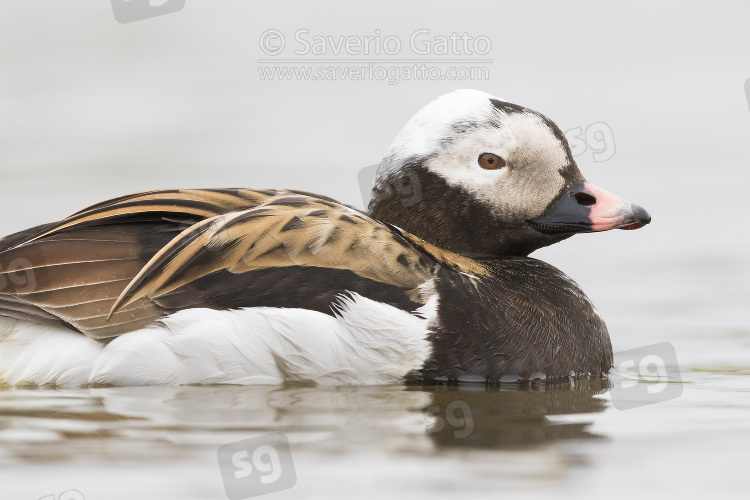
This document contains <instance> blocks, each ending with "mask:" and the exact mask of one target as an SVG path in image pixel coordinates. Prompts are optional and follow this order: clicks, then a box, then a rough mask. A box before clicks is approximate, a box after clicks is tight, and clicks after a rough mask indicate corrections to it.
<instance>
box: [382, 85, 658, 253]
mask: <svg viewBox="0 0 750 500" xmlns="http://www.w3.org/2000/svg"><path fill="white" fill-rule="evenodd" d="M369 213H370V215H372V216H373V217H375V218H378V219H380V220H383V221H385V222H388V223H391V224H394V225H396V226H398V227H400V228H402V229H405V230H407V231H409V232H411V233H413V234H415V235H417V236H419V237H420V238H422V239H424V240H426V241H429V242H431V243H433V244H435V245H438V246H440V247H442V248H445V249H447V250H450V251H453V252H456V253H460V254H463V255H468V256H472V257H476V258H481V257H494V256H505V255H522V256H525V255H528V254H529V253H531V252H533V251H534V250H536V249H538V248H541V247H544V246H547V245H551V244H553V243H556V242H558V241H561V240H563V239H565V238H568V237H570V236H572V235H573V234H575V233H585V232H595V231H606V230H609V229H638V228H640V227H642V226H644V225H646V224H648V223H649V222H650V221H651V217H650V215H649V214H648V212H646V210H644V209H643V208H641V207H639V206H638V205H634V204H632V203H630V202H629V201H627V200H625V199H623V198H620V197H619V196H616V195H614V194H612V193H609V192H607V191H605V190H604V189H602V188H600V187H597V186H595V185H593V184H591V183H589V182H586V180H585V179H584V177H583V175H582V174H581V172H580V171H579V170H578V166H577V165H576V162H575V160H574V159H573V155H572V153H571V150H570V147H569V146H568V141H567V140H566V138H565V135H564V134H563V133H562V131H561V130H560V129H559V128H558V127H557V125H555V124H554V123H553V122H552V121H551V120H550V119H548V118H547V117H545V116H544V115H542V114H541V113H538V112H536V111H533V110H531V109H528V108H524V107H523V106H518V105H516V104H511V103H508V102H505V101H502V100H500V99H498V98H496V97H493V96H491V95H489V94H486V93H484V92H479V91H476V90H457V91H455V92H452V93H450V94H446V95H444V96H442V97H440V98H438V99H437V100H435V101H433V102H432V103H430V104H428V105H427V106H425V107H424V108H422V109H421V110H420V111H419V112H418V113H417V114H416V115H415V116H414V117H412V118H411V120H409V122H408V123H407V124H406V126H405V127H404V128H403V130H401V132H400V133H399V134H398V136H397V137H396V139H395V140H394V142H393V144H391V146H390V148H389V150H388V152H387V153H386V155H385V157H384V158H383V161H382V162H381V163H380V166H379V168H378V172H377V176H376V179H375V185H374V188H373V193H372V198H371V201H370V205H369Z"/></svg>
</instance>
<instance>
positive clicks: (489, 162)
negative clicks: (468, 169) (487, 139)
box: [479, 153, 505, 170]
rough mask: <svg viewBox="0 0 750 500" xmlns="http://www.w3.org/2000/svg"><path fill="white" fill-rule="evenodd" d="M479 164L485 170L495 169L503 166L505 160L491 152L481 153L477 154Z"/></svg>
mask: <svg viewBox="0 0 750 500" xmlns="http://www.w3.org/2000/svg"><path fill="white" fill-rule="evenodd" d="M479 166H480V167H482V168H484V169H486V170H497V169H498V168H503V167H504V166H505V160H503V159H502V158H500V157H499V156H497V155H493V154H492V153H482V154H481V155H479Z"/></svg>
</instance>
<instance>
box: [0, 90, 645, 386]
mask: <svg viewBox="0 0 750 500" xmlns="http://www.w3.org/2000/svg"><path fill="white" fill-rule="evenodd" d="M650 220H651V218H650V216H649V214H648V213H647V212H646V211H645V210H644V209H643V208H641V207H639V206H637V205H633V204H631V203H630V202H628V201H626V200H624V199H622V198H619V197H617V196H615V195H613V194H610V193H608V192H607V191H604V190H603V189H601V188H599V187H596V186H594V185H592V184H590V183H588V182H586V181H585V180H584V178H583V176H582V175H581V173H580V172H579V170H578V167H577V166H576V162H575V161H574V159H573V156H572V154H571V151H570V148H569V147H568V143H567V141H566V139H565V136H564V135H563V133H562V132H561V131H560V129H559V128H558V127H557V126H556V125H555V124H554V123H553V122H552V121H550V120H549V119H548V118H546V117H545V116H543V115H541V114H540V113H537V112H536V111H532V110H530V109H527V108H524V107H522V106H518V105H515V104H511V103H508V102H505V101H502V100H500V99H497V98H495V97H492V96H491V95H488V94H485V93H483V92H478V91H473V90H460V91H456V92H453V93H450V94H447V95H444V96H442V97H440V98H439V99H437V100H435V101H434V102H432V103H430V104H428V105H427V106H425V107H424V108H423V109H422V110H420V111H419V112H418V113H417V114H416V115H415V116H414V117H413V118H412V119H411V120H410V121H409V122H408V123H407V124H406V126H405V127H404V129H403V130H402V131H401V132H400V134H399V135H398V136H397V137H396V139H395V141H394V142H393V144H392V145H391V147H390V149H389V150H388V152H387V153H386V155H385V158H384V159H383V161H382V162H381V164H380V167H379V169H378V173H377V178H376V182H375V187H374V189H373V197H372V201H371V202H370V205H369V210H368V211H367V212H363V211H359V210H356V209H353V208H351V207H348V206H346V205H343V204H341V203H339V202H337V201H335V200H332V199H330V198H327V197H324V196H319V195H314V194H310V193H306V192H302V191H289V190H253V189H177V190H163V191H150V192H143V193H137V194H132V195H128V196H123V197H120V198H115V199H112V200H108V201H105V202H102V203H98V204H96V205H93V206H90V207H88V208H86V209H84V210H81V211H80V212H77V213H75V214H73V215H71V216H69V217H67V218H65V219H63V220H61V221H59V222H55V223H51V224H46V225H42V226H38V227H34V228H31V229H29V230H26V231H22V232H19V233H16V234H13V235H11V236H8V237H6V238H4V239H2V240H0V271H2V272H1V273H0V280H2V284H3V285H4V286H2V288H1V289H0V315H2V316H3V317H2V318H0V338H2V340H3V341H2V343H0V379H1V380H2V381H4V382H5V383H7V384H11V385H13V384H33V385H44V384H57V385H73V386H75V385H86V384H115V385H133V384H194V383H198V384H210V383H235V384H251V383H271V384H276V383H280V382H283V381H314V382H317V383H321V384H383V383H394V382H400V381H404V380H406V381H409V380H411V381H423V382H435V381H448V382H451V381H459V382H460V381H468V382H484V381H489V382H497V381H501V382H502V381H506V380H524V379H533V378H546V379H550V378H562V377H569V376H571V375H573V376H586V375H587V374H591V375H592V376H601V375H602V374H605V373H606V372H607V371H608V370H609V369H610V367H611V365H612V349H611V345H610V340H609V335H608V333H607V329H606V326H605V325H604V322H603V321H602V319H601V318H600V317H599V315H598V314H597V313H596V311H595V309H594V307H593V305H592V304H591V302H590V301H589V299H588V298H587V297H586V295H584V293H583V292H582V291H581V289H580V288H579V287H578V286H577V285H576V283H574V282H573V281H572V280H571V279H570V278H568V277H567V276H566V275H565V274H563V273H562V272H560V271H559V270H557V269H556V268H554V267H552V266H550V265H549V264H546V263H544V262H541V261H539V260H536V259H533V258H529V257H528V254H529V253H531V252H533V251H534V250H536V249H538V248H541V247H544V246H547V245H550V244H553V243H556V242H559V241H561V240H563V239H565V238H568V237H570V236H571V235H573V234H574V233H580V232H591V231H605V230H608V229H614V228H620V229H636V228H639V227H641V226H643V225H645V224H647V223H649V222H650Z"/></svg>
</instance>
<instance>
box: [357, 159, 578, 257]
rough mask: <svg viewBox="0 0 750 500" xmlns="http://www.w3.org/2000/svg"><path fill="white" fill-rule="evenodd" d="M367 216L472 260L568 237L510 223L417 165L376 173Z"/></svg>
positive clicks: (527, 250)
mask: <svg viewBox="0 0 750 500" xmlns="http://www.w3.org/2000/svg"><path fill="white" fill-rule="evenodd" d="M368 214H369V215H370V216H371V217H373V218H375V219H378V220H382V221H384V222H387V223H389V224H393V225H395V226H398V227H399V228H401V229H404V230H405V231H408V232H410V233H412V234H414V235H416V236H418V237H419V238H421V239H423V240H425V241H427V242H429V243H432V244H433V245H436V246H438V247H440V248H444V249H446V250H449V251H451V252H454V253H457V254H460V255H465V256H467V257H472V258H497V257H505V256H520V257H524V256H527V255H529V254H530V253H531V252H533V251H534V250H537V249H539V248H542V247H544V246H547V245H551V244H552V243H556V242H558V241H561V240H563V239H565V238H567V237H568V235H555V236H549V235H544V234H541V233H538V232H536V231H534V230H533V229H532V228H530V227H529V226H528V225H526V224H521V225H518V224H515V225H514V224H509V223H507V222H505V221H503V220H502V219H501V218H498V217H497V216H495V215H493V214H492V213H491V211H490V210H489V209H488V207H487V206H486V205H484V204H482V203H481V202H480V201H478V200H476V199H475V198H474V197H473V196H472V195H471V194H469V193H467V192H466V191H464V190H462V189H461V188H459V187H454V186H450V185H448V183H447V182H446V181H445V180H444V179H443V178H442V177H440V176H438V175H436V174H434V173H433V172H430V171H428V170H427V169H426V168H424V167H423V166H422V165H421V164H411V165H405V166H403V167H401V168H399V169H398V170H397V171H393V172H390V173H388V174H386V175H379V177H378V180H377V181H376V183H375V186H374V187H373V190H372V198H371V201H370V204H369V210H368Z"/></svg>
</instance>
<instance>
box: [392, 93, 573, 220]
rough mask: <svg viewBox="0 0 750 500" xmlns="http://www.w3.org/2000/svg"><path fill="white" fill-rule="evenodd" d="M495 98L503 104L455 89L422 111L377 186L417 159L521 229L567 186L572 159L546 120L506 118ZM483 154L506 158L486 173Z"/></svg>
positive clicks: (396, 144) (527, 115)
mask: <svg viewBox="0 0 750 500" xmlns="http://www.w3.org/2000/svg"><path fill="white" fill-rule="evenodd" d="M491 99H497V98H495V97H493V96H491V95H490V94H487V93H485V92H480V91H477V90H456V91H455V92H451V93H449V94H446V95H443V96H441V97H440V98H438V99H436V100H435V101H433V102H431V103H430V104H428V105H427V106H425V107H424V108H422V109H421V110H420V111H419V112H418V113H417V114H416V115H414V117H412V118H411V119H410V120H409V121H408V122H407V124H406V125H405V126H404V128H403V129H402V130H401V132H400V133H399V134H398V136H397V137H396V139H395V140H394V141H393V143H392V144H391V147H390V148H389V150H388V152H387V153H386V156H385V158H384V159H383V161H382V162H381V164H380V169H379V171H378V181H382V180H384V179H385V177H388V176H389V175H392V174H394V173H396V172H397V171H398V170H399V169H400V168H402V167H403V166H404V165H405V164H406V163H407V162H409V161H412V160H414V159H415V158H416V159H420V160H421V161H422V165H423V166H424V167H426V168H427V170H429V171H430V172H433V173H435V174H437V175H439V176H440V177H442V178H443V179H444V180H445V181H446V182H447V183H448V184H449V185H451V186H457V187H461V188H462V189H463V190H464V191H466V192H468V193H470V194H471V195H472V196H473V197H474V198H476V199H477V200H479V201H481V202H482V203H484V204H486V205H487V206H488V207H489V208H490V210H492V211H493V212H495V213H497V214H498V215H502V217H503V218H504V220H506V221H517V222H518V223H519V224H520V223H523V221H525V220H528V219H530V218H534V217H538V216H539V215H541V214H542V212H543V211H544V209H545V208H546V207H547V205H548V204H549V202H550V201H552V200H553V199H554V198H555V197H556V196H557V195H558V193H559V192H560V190H561V189H562V187H563V186H564V184H565V179H564V178H563V176H562V174H561V173H560V172H561V170H562V169H563V168H565V167H566V166H567V165H568V164H569V163H570V162H571V161H572V160H571V159H570V158H569V156H568V153H567V151H566V148H565V146H564V145H563V143H562V142H561V141H560V139H559V138H558V137H556V136H555V133H554V132H553V131H552V130H551V129H550V127H549V125H548V124H547V123H545V121H544V119H543V118H542V117H540V116H539V115H538V114H536V113H534V112H531V111H523V110H520V111H513V112H505V111H503V110H502V109H499V108H498V107H496V106H495V105H494V104H493V103H492V102H491ZM497 100H500V99H497ZM483 153H493V154H495V155H497V156H499V157H501V158H502V159H504V160H505V163H506V166H505V167H503V168H499V169H496V170H486V169H483V168H482V167H481V166H480V165H479V163H478V158H479V156H480V155H482V154H483Z"/></svg>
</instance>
